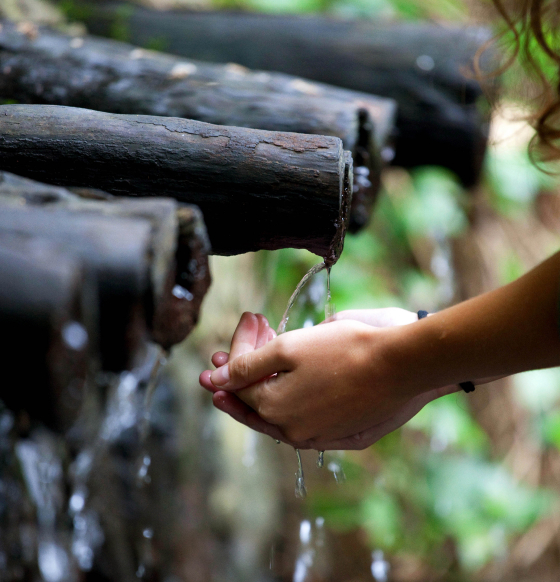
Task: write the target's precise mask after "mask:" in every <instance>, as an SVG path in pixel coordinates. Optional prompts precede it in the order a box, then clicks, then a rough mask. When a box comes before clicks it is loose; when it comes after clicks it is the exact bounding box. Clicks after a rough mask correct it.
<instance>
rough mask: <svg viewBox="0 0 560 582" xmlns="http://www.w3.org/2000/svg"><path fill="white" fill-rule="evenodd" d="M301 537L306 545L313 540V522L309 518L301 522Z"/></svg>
mask: <svg viewBox="0 0 560 582" xmlns="http://www.w3.org/2000/svg"><path fill="white" fill-rule="evenodd" d="M299 539H300V541H301V543H302V544H305V545H307V544H309V542H310V541H311V522H310V521H309V520H308V519H304V520H303V521H302V522H301V523H300V524H299Z"/></svg>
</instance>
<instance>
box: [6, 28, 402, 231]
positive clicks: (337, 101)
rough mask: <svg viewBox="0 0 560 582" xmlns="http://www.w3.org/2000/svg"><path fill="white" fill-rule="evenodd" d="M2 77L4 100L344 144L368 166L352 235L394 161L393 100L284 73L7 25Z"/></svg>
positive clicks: (356, 159) (360, 186)
mask: <svg viewBox="0 0 560 582" xmlns="http://www.w3.org/2000/svg"><path fill="white" fill-rule="evenodd" d="M0 71H2V73H3V74H2V75H1V76H0V96H2V97H4V98H9V99H14V100H16V101H18V102H22V103H46V104H54V105H69V106H76V107H84V108H89V109H95V110H99V111H106V112H112V113H124V114H148V115H161V116H170V117H183V118H188V119H196V120H199V121H204V122H208V123H214V124H220V125H231V126H240V127H249V128H256V129H264V130H270V131H286V132H296V133H309V134H317V135H330V136H335V137H339V138H340V139H341V140H342V142H343V144H344V148H345V149H347V150H350V151H352V153H353V156H354V162H355V165H356V166H359V167H363V170H362V172H361V174H359V176H360V179H359V180H356V183H355V188H354V190H355V194H356V195H355V203H354V206H353V212H352V215H351V219H352V223H353V225H354V228H359V227H360V226H361V225H363V224H365V222H367V219H368V215H369V212H370V208H371V204H372V202H373V200H374V198H375V196H376V194H377V192H378V189H379V177H380V171H381V167H382V165H383V163H384V162H383V160H382V157H385V158H387V157H390V155H391V143H392V139H393V129H394V119H395V115H396V105H395V103H394V101H392V100H390V99H384V98H380V97H375V96H373V95H367V94H365V93H358V92H355V91H348V90H345V89H340V88H336V87H329V86H326V85H321V84H318V83H313V82H309V81H305V80H303V79H299V78H295V77H292V76H288V75H284V74H277V73H265V72H253V71H250V70H248V69H246V68H245V67H241V66H239V65H233V64H229V65H216V64H209V63H204V62H199V61H190V60H185V59H183V58H179V57H174V56H171V55H165V54H162V53H156V52H153V51H147V50H144V49H139V48H136V47H134V46H131V45H128V44H125V43H121V42H116V41H111V40H105V39H101V38H95V37H89V36H88V37H83V38H82V37H76V38H72V37H70V36H68V35H64V34H61V33H57V32H53V31H50V30H48V29H45V28H41V29H36V31H35V33H34V34H33V35H29V34H26V33H25V31H22V29H21V27H19V28H18V27H17V26H16V25H15V24H12V23H9V22H4V23H3V26H2V28H1V29H0ZM357 176H358V174H357Z"/></svg>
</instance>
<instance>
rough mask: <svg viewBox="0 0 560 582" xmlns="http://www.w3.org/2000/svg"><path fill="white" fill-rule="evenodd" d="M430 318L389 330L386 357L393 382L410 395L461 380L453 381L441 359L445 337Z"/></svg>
mask: <svg viewBox="0 0 560 582" xmlns="http://www.w3.org/2000/svg"><path fill="white" fill-rule="evenodd" d="M433 315H435V314H433ZM431 319H432V317H429V318H425V319H423V320H421V321H420V320H419V321H418V322H415V323H412V324H410V325H404V326H401V327H398V328H397V327H395V328H392V329H391V330H390V331H391V336H392V337H391V338H390V340H389V342H388V356H387V357H388V360H389V361H390V362H391V364H390V367H391V369H392V370H393V375H394V381H395V383H396V384H397V385H401V386H403V387H406V388H405V390H406V391H407V393H408V394H409V395H410V396H417V395H419V394H422V393H424V392H428V391H430V390H433V389H434V388H441V387H443V386H448V385H450V384H455V383H459V382H461V381H463V380H464V379H463V378H461V379H459V378H455V374H454V371H453V370H452V369H451V367H450V361H449V360H448V359H447V358H446V357H445V352H446V342H445V340H446V335H447V334H446V333H441V330H439V329H438V328H437V327H436V326H433V325H430V322H429V320H431Z"/></svg>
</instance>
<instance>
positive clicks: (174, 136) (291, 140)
mask: <svg viewBox="0 0 560 582" xmlns="http://www.w3.org/2000/svg"><path fill="white" fill-rule="evenodd" d="M348 164H349V158H348V157H347V156H346V155H345V153H344V149H343V147H342V142H341V140H340V139H338V138H335V137H325V136H312V135H301V134H294V133H283V132H268V131H261V130H254V129H245V128H231V127H221V126H216V125H210V124H205V123H201V122H197V121H191V120H185V119H178V118H162V117H153V116H141V115H138V116H133V115H114V114H108V113H101V112H97V111H90V110H87V109H77V108H71V107H57V106H51V105H4V106H0V170H4V171H8V172H14V173H18V174H20V175H24V176H26V177H30V178H34V179H38V180H41V181H44V182H47V183H53V184H56V185H60V186H90V187H94V188H100V189H102V190H105V191H107V192H109V193H111V194H115V195H123V196H138V195H142V196H170V197H173V198H175V199H176V200H179V201H181V202H188V203H193V204H196V205H197V206H199V207H200V209H201V210H202V212H203V215H204V220H205V223H206V226H207V229H208V235H209V238H210V242H211V247H212V252H214V253H216V254H225V255H231V254H237V253H243V252H247V251H255V250H258V249H278V248H283V247H295V248H307V249H308V250H310V251H312V252H314V253H316V254H318V255H320V256H321V257H324V258H325V260H326V261H327V262H329V263H331V264H332V263H333V262H334V261H336V259H337V258H338V254H339V252H340V250H341V246H340V244H335V242H336V241H339V240H340V239H342V238H343V237H344V233H345V231H346V223H347V221H345V220H342V219H341V217H343V216H344V215H345V212H346V207H347V205H348V203H349V194H350V193H349V192H347V191H346V190H348V189H347V188H345V183H344V179H345V172H346V171H347V166H348ZM347 175H348V176H349V179H350V177H351V175H352V173H351V172H349V173H348V174H347Z"/></svg>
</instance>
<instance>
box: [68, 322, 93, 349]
mask: <svg viewBox="0 0 560 582" xmlns="http://www.w3.org/2000/svg"><path fill="white" fill-rule="evenodd" d="M62 339H63V340H64V343H65V344H66V345H67V346H68V347H69V348H70V349H72V350H75V351H77V352H78V351H80V350H83V349H84V348H85V347H86V345H87V342H88V332H87V331H86V328H85V327H84V326H83V325H82V324H81V323H78V322H77V321H69V322H68V323H67V324H65V325H64V327H63V328H62Z"/></svg>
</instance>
